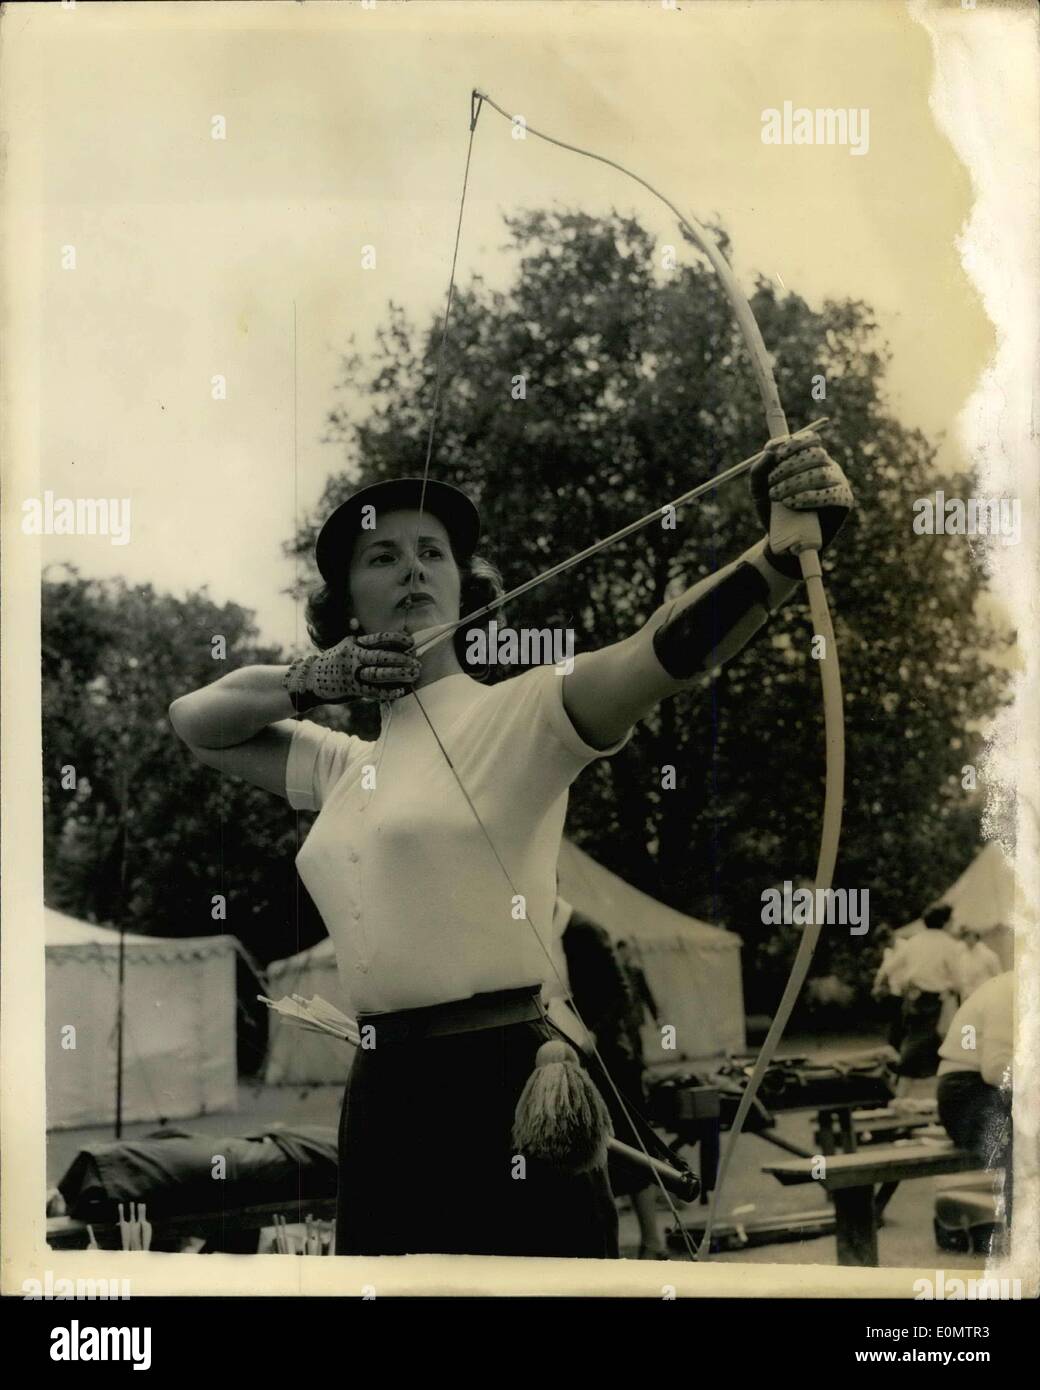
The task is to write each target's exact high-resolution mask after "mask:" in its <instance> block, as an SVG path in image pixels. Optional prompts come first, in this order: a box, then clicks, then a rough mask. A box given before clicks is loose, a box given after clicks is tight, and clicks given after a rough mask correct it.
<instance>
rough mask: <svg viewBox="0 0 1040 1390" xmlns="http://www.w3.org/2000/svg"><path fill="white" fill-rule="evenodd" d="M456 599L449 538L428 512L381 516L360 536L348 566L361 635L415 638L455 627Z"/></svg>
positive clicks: (458, 589)
mask: <svg viewBox="0 0 1040 1390" xmlns="http://www.w3.org/2000/svg"><path fill="white" fill-rule="evenodd" d="M417 532H418V538H417V536H416V533H417ZM413 570H414V579H413ZM461 593H462V577H461V575H460V574H459V568H458V565H456V563H455V557H454V555H453V554H452V552H451V544H450V542H449V540H448V532H447V531H446V529H445V527H444V525H443V523H442V522H440V521H439V520H438V519H437V517H435V516H431V515H430V513H429V512H423V513H422V514H421V516H420V513H419V512H418V511H406V512H405V511H401V512H386V513H385V514H384V515H382V516H380V517H379V520H378V521H377V523H376V526H375V529H374V530H372V531H362V532H361V535H360V537H359V538H358V540H357V542H356V544H355V546H354V552H353V555H352V556H351V561H350V599H351V605H352V607H353V611H354V616H355V617H356V618H357V620H358V622H359V623H360V624H361V630H362V631H363V632H400V631H402V630H403V631H405V632H420V631H421V630H422V629H423V628H427V627H435V626H436V625H437V624H438V623H449V622H454V621H455V619H456V618H457V617H458V616H459V601H460V597H461Z"/></svg>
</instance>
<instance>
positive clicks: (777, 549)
mask: <svg viewBox="0 0 1040 1390" xmlns="http://www.w3.org/2000/svg"><path fill="white" fill-rule="evenodd" d="M769 544H770V547H771V548H772V550H773V551H774V553H775V554H777V555H785V554H787V552H788V551H790V552H791V554H792V555H800V554H801V553H802V551H803V550H819V549H820V547H821V546H822V545H823V536H822V535H821V534H820V519H819V517H818V516H817V515H816V513H815V512H796V511H795V510H794V508H793V507H785V506H784V504H783V503H782V502H772V503H770V507H769Z"/></svg>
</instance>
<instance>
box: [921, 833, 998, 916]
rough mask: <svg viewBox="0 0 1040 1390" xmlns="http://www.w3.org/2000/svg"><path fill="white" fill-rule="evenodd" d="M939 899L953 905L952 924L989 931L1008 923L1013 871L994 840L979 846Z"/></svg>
mask: <svg viewBox="0 0 1040 1390" xmlns="http://www.w3.org/2000/svg"><path fill="white" fill-rule="evenodd" d="M939 901H940V902H944V903H949V905H950V906H951V907H952V908H953V918H952V924H953V926H954V928H959V929H960V930H964V931H977V932H991V931H993V930H995V929H996V928H997V927H1008V928H1010V927H1011V925H1012V921H1013V918H1014V915H1015V873H1014V870H1013V869H1012V867H1011V865H1010V864H1009V863H1008V861H1007V859H1006V858H1005V857H1004V851H1003V850H1002V849H1001V848H1000V845H999V843H998V842H997V841H996V840H991V841H990V842H989V844H988V845H987V846H986V848H985V849H983V850H980V852H979V853H978V854H977V855H976V856H975V858H974V859H973V860H972V862H971V863H970V864H969V865H968V867H967V868H966V869H965V870H964V872H963V873H962V874H961V876H960V878H959V879H958V880H957V882H956V883H954V884H953V886H952V887H950V888H948V889H947V890H946V892H945V893H944V894H943V895H942V897H941V898H940V900H939Z"/></svg>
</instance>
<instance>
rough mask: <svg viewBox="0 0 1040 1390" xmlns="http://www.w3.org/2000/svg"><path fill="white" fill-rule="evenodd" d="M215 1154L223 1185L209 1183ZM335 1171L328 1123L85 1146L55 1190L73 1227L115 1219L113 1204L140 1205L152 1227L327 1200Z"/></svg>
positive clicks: (333, 1143)
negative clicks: (175, 1220) (215, 1214)
mask: <svg viewBox="0 0 1040 1390" xmlns="http://www.w3.org/2000/svg"><path fill="white" fill-rule="evenodd" d="M217 1155H221V1156H222V1157H223V1158H224V1160H225V1176H224V1178H223V1179H222V1180H217V1179H215V1178H214V1160H215V1159H216V1157H217ZM336 1173H337V1165H336V1131H335V1129H333V1128H331V1127H330V1126H327V1125H299V1126H294V1127H292V1128H289V1127H284V1128H282V1127H279V1128H270V1127H268V1128H266V1129H262V1130H257V1131H256V1132H254V1133H252V1134H246V1135H238V1136H235V1137H230V1136H229V1137H227V1138H221V1137H220V1136H218V1135H212V1134H186V1133H185V1132H184V1131H183V1130H177V1131H174V1132H171V1133H170V1134H168V1135H165V1136H163V1137H161V1138H149V1139H140V1140H129V1141H119V1142H109V1143H103V1144H88V1145H87V1146H86V1147H85V1148H82V1149H80V1151H79V1153H78V1154H77V1155H76V1157H75V1158H74V1159H73V1161H72V1163H71V1164H70V1166H69V1168H68V1171H67V1172H66V1173H65V1176H64V1177H63V1178H62V1179H61V1181H60V1182H59V1183H58V1190H59V1191H60V1192H61V1195H62V1197H63V1198H64V1199H65V1206H66V1209H67V1211H68V1214H69V1216H70V1217H73V1218H74V1219H75V1220H77V1221H90V1222H98V1223H99V1224H104V1223H106V1222H111V1221H117V1220H118V1219H119V1210H118V1204H119V1203H120V1202H146V1203H147V1204H148V1216H149V1219H150V1220H153V1221H154V1220H157V1219H158V1220H161V1219H163V1218H165V1217H172V1216H193V1215H202V1214H205V1213H207V1212H220V1211H227V1210H233V1209H236V1208H241V1207H249V1206H256V1205H258V1204H260V1203H264V1202H279V1201H293V1202H295V1201H298V1200H299V1201H307V1200H308V1199H310V1200H313V1199H315V1198H318V1197H334V1196H335V1195H336Z"/></svg>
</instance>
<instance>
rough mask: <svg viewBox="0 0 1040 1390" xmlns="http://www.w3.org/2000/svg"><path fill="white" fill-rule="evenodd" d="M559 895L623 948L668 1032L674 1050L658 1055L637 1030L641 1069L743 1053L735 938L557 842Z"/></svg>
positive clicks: (650, 1034) (652, 1031)
mask: <svg viewBox="0 0 1040 1390" xmlns="http://www.w3.org/2000/svg"><path fill="white" fill-rule="evenodd" d="M559 873H560V896H561V897H562V898H565V899H566V901H567V902H569V903H570V904H571V905H572V906H573V907H575V908H576V909H577V910H578V911H579V912H581V913H582V914H583V915H584V916H586V917H590V918H591V919H592V920H593V921H594V922H598V923H599V925H600V926H601V927H605V928H606V930H607V931H608V932H609V933H610V935H611V937H612V938H613V939H614V940H615V941H620V940H624V941H627V942H629V943H630V945H631V947H632V954H633V955H634V956H635V958H636V960H637V961H638V963H639V965H640V966H641V968H642V970H643V974H644V975H645V976H646V981H647V984H648V985H649V986H650V993H651V994H652V995H653V997H654V1000H655V1002H656V1005H657V1014H658V1022H659V1023H660V1024H671V1025H672V1026H673V1027H674V1028H675V1042H676V1047H675V1050H674V1051H673V1050H668V1051H666V1050H664V1049H663V1048H662V1046H661V1033H660V1030H659V1028H658V1027H657V1026H656V1025H655V1024H654V1022H653V1021H652V1020H651V1019H649V1018H648V1019H647V1021H646V1023H645V1024H644V1027H643V1056H644V1058H645V1060H646V1062H647V1064H648V1065H650V1064H652V1063H654V1062H676V1061H683V1060H688V1059H692V1058H697V1057H717V1056H719V1055H720V1054H722V1053H723V1052H726V1051H727V1050H728V1051H740V1050H742V1049H743V1047H744V991H743V987H742V984H741V977H740V938H739V937H738V936H736V935H734V933H733V932H728V931H723V930H722V929H721V928H720V927H713V926H710V925H709V924H708V923H707V922H700V921H698V920H697V918H695V917H687V916H686V915H685V914H684V913H682V912H677V911H676V910H675V909H674V908H671V907H666V906H665V905H664V903H659V902H658V901H657V899H656V898H651V897H649V896H648V895H647V894H646V893H641V892H640V891H639V889H638V888H633V887H632V885H631V884H630V883H626V882H625V880H624V879H623V878H619V877H618V876H617V874H612V873H611V872H610V870H609V869H605V868H604V867H603V865H602V864H597V863H596V861H595V860H594V859H592V858H590V857H589V855H587V854H586V853H585V852H584V851H583V850H580V849H579V848H578V847H577V845H574V844H571V842H570V841H569V840H564V842H563V845H562V847H561V849H560V860H559Z"/></svg>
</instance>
